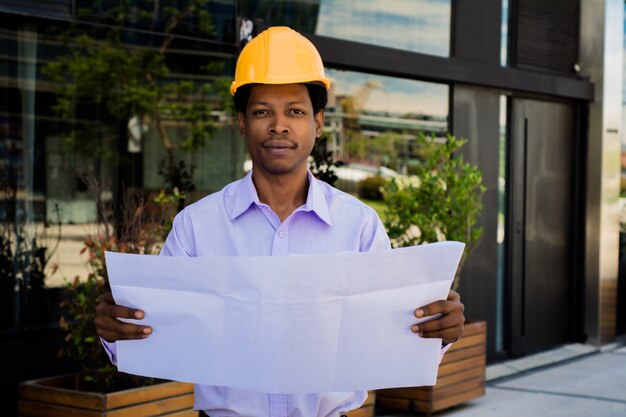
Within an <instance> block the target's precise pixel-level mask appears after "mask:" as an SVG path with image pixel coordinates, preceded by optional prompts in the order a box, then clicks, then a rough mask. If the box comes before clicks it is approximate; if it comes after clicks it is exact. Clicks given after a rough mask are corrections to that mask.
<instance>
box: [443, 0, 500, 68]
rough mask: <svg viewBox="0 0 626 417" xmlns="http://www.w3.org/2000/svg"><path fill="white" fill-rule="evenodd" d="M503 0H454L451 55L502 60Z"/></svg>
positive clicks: (492, 62)
mask: <svg viewBox="0 0 626 417" xmlns="http://www.w3.org/2000/svg"><path fill="white" fill-rule="evenodd" d="M501 16H502V0H481V1H475V0H455V1H453V2H452V38H451V41H452V45H451V53H450V55H451V56H454V57H456V58H462V59H472V60H474V61H480V62H485V63H489V64H496V65H497V64H499V63H500V30H501V23H500V20H501Z"/></svg>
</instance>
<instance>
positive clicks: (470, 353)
mask: <svg viewBox="0 0 626 417" xmlns="http://www.w3.org/2000/svg"><path fill="white" fill-rule="evenodd" d="M486 350H487V347H486V346H485V345H484V344H482V345H477V346H471V347H468V348H465V349H457V350H453V351H450V352H446V354H445V355H443V359H442V360H441V365H444V364H447V363H452V362H457V361H460V360H463V359H468V358H472V357H474V356H483V355H485V352H486Z"/></svg>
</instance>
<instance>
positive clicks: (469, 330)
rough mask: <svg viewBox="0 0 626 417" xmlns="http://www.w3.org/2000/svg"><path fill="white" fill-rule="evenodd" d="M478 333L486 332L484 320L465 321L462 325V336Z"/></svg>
mask: <svg viewBox="0 0 626 417" xmlns="http://www.w3.org/2000/svg"><path fill="white" fill-rule="evenodd" d="M479 333H487V322H486V321H473V322H467V323H465V326H463V336H462V337H467V336H472V335H475V334H479Z"/></svg>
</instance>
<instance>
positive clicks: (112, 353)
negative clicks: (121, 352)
mask: <svg viewBox="0 0 626 417" xmlns="http://www.w3.org/2000/svg"><path fill="white" fill-rule="evenodd" d="M100 342H101V343H102V346H103V347H104V351H105V352H106V353H107V355H108V356H109V360H110V361H111V363H112V364H113V365H115V366H117V346H116V345H115V342H107V341H106V340H104V339H103V338H100Z"/></svg>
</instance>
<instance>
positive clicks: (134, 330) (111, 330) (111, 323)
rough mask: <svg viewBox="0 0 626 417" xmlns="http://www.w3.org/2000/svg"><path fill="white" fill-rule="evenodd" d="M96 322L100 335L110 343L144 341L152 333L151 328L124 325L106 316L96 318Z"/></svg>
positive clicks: (130, 324) (129, 324)
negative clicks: (131, 340)
mask: <svg viewBox="0 0 626 417" xmlns="http://www.w3.org/2000/svg"><path fill="white" fill-rule="evenodd" d="M94 322H95V325H96V331H97V332H98V335H99V336H101V337H103V338H104V339H105V340H108V341H109V342H111V341H115V340H128V339H143V338H145V337H147V336H148V335H150V334H151V333H152V328H151V327H150V326H139V325H136V324H132V323H124V322H122V321H119V320H116V319H113V318H110V317H106V316H101V317H96V319H95V320H94ZM105 336H106V337H105Z"/></svg>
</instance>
